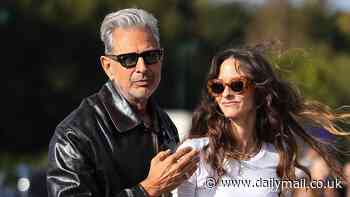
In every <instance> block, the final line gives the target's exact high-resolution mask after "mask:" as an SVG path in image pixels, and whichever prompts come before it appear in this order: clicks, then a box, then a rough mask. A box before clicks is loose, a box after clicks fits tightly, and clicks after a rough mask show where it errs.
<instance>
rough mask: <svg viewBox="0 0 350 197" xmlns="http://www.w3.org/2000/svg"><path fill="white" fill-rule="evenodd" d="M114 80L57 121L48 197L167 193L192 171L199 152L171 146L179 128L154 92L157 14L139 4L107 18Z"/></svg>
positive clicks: (106, 63)
mask: <svg viewBox="0 0 350 197" xmlns="http://www.w3.org/2000/svg"><path fill="white" fill-rule="evenodd" d="M101 39H102V41H103V42H104V44H105V55H104V56H101V58H100V61H101V65H102V67H103V69H104V71H105V73H106V74H107V76H108V78H109V79H110V80H109V81H108V82H107V83H106V84H105V85H104V86H103V87H102V88H101V90H100V91H99V92H98V93H96V94H94V95H92V96H90V97H88V98H86V99H84V100H83V101H82V103H81V104H80V106H79V107H78V108H77V109H76V110H74V111H73V112H72V113H71V114H70V115H69V116H68V117H67V118H65V119H64V120H63V121H62V122H61V123H60V124H59V125H58V126H57V128H56V130H55V134H54V136H53V137H52V139H51V142H50V146H49V166H48V172H47V183H48V192H49V196H50V197H68V196H69V197H71V196H79V197H83V196H94V197H123V196H140V197H141V196H150V197H153V196H161V195H162V196H166V195H169V192H170V191H171V190H173V189H174V188H176V187H177V186H178V185H180V184H181V183H182V182H183V181H184V180H185V179H187V178H188V177H189V176H191V175H192V174H193V172H194V171H195V170H196V168H197V162H198V152H197V151H195V150H192V149H191V148H186V149H180V150H178V151H177V152H175V153H173V154H172V153H171V150H174V149H175V147H176V144H177V143H178V141H179V140H178V134H177V130H176V128H175V126H174V124H173V123H172V122H171V120H170V119H169V117H168V116H167V114H166V113H165V112H164V111H163V110H161V109H160V108H159V107H158V106H157V105H156V103H155V101H154V99H153V98H152V97H151V95H152V94H153V92H154V91H155V90H156V88H157V87H158V85H159V82H160V78H161V61H162V58H163V49H162V48H160V43H159V32H158V26H157V20H156V19H155V18H154V17H153V16H152V15H151V14H149V13H147V12H146V11H144V10H141V9H124V10H120V11H118V12H114V13H111V14H109V15H107V16H106V17H105V19H104V21H103V23H102V25H101Z"/></svg>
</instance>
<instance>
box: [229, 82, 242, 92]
mask: <svg viewBox="0 0 350 197" xmlns="http://www.w3.org/2000/svg"><path fill="white" fill-rule="evenodd" d="M230 88H231V89H232V90H233V91H235V92H241V91H242V90H243V89H244V82H243V81H233V82H232V83H231V84H230Z"/></svg>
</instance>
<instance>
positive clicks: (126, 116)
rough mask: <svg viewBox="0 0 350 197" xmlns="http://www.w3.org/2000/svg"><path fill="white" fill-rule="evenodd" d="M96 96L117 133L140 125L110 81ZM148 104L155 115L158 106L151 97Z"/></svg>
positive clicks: (128, 105) (138, 119)
mask: <svg viewBox="0 0 350 197" xmlns="http://www.w3.org/2000/svg"><path fill="white" fill-rule="evenodd" d="M97 95H98V97H99V98H100V100H101V101H102V103H103V105H104V108H105V109H106V111H107V113H108V116H109V118H110V119H111V120H112V123H113V125H114V126H115V127H116V128H117V130H118V131H119V132H125V131H128V130H131V129H133V128H135V127H136V126H138V125H140V124H142V120H141V119H140V118H139V117H138V115H137V114H136V113H135V112H134V111H133V109H132V108H131V106H130V104H129V103H128V101H127V100H126V99H125V98H124V97H123V96H121V94H120V93H119V92H118V89H117V88H116V87H115V86H114V85H113V82H112V81H111V80H109V81H107V83H106V84H105V85H104V86H103V87H102V88H101V90H100V91H99V92H98V94H97ZM148 102H149V103H148V104H149V105H151V106H150V107H151V109H152V112H154V113H157V111H158V106H157V105H156V104H155V103H154V102H153V99H152V97H151V98H150V99H149V101H148Z"/></svg>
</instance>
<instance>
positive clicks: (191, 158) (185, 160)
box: [176, 150, 199, 168]
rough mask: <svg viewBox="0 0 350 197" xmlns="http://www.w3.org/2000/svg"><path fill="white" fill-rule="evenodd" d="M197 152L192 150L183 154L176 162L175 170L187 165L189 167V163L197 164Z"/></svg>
mask: <svg viewBox="0 0 350 197" xmlns="http://www.w3.org/2000/svg"><path fill="white" fill-rule="evenodd" d="M198 154H199V153H198V151H196V150H192V151H191V152H189V153H187V154H185V155H184V156H182V157H181V158H180V159H178V160H177V163H176V165H177V166H176V167H177V168H184V167H185V166H187V165H190V164H191V163H193V164H196V163H198V162H199V155H198Z"/></svg>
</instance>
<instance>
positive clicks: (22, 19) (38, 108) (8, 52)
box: [0, 0, 350, 197]
mask: <svg viewBox="0 0 350 197" xmlns="http://www.w3.org/2000/svg"><path fill="white" fill-rule="evenodd" d="M127 7H138V8H143V9H146V10H148V11H150V12H151V13H153V14H154V15H155V16H156V18H158V19H159V23H160V33H161V44H162V46H163V47H164V48H165V52H166V53H165V59H164V63H163V70H162V82H161V85H160V87H159V88H158V90H157V92H156V96H157V99H158V101H159V103H160V104H161V106H163V107H164V108H166V109H168V111H169V113H170V114H171V116H172V118H173V119H174V121H175V123H176V124H177V125H178V127H179V130H180V132H181V134H180V135H181V136H184V135H185V134H184V133H185V132H186V130H187V129H188V127H189V126H190V117H191V112H192V110H193V109H194V107H195V106H196V103H197V102H198V101H199V98H200V93H201V88H202V86H203V84H204V79H205V75H206V73H207V71H208V69H209V62H210V59H211V57H212V56H213V54H214V53H215V52H217V51H218V50H221V49H224V48H227V47H229V46H244V45H250V46H251V45H255V44H258V43H263V42H270V41H273V42H276V43H278V47H277V49H276V50H274V53H273V54H272V55H271V57H270V60H271V61H272V62H273V64H274V65H275V67H276V69H277V70H278V71H279V72H280V74H281V75H283V76H284V77H286V78H288V79H289V80H290V81H291V82H292V83H294V84H295V85H296V86H297V87H299V89H300V90H301V91H302V92H303V95H304V96H305V97H306V98H309V99H316V100H319V101H321V102H324V103H326V104H328V105H330V106H331V107H333V108H336V107H339V106H342V105H346V104H347V105H349V104H350V88H349V85H350V78H349V75H350V1H349V0H289V1H288V0H163V1H162V0H147V1H145V0H74V1H73V0H59V1H57V0H41V1H36V0H1V1H0V34H1V36H0V47H1V50H0V51H1V54H0V57H1V59H0V61H1V80H2V83H1V86H2V87H1V92H2V94H1V97H0V98H1V102H0V103H2V104H3V106H2V107H1V113H0V116H1V119H0V120H1V124H0V196H1V197H17V196H26V197H44V196H47V195H46V188H45V187H46V186H45V167H46V164H47V147H48V143H49V140H50V137H51V136H52V134H53V132H54V129H55V127H56V125H57V124H58V123H59V122H60V121H61V120H63V118H64V117H65V116H66V115H68V114H69V113H70V112H71V111H72V110H73V109H74V108H76V107H77V106H78V105H79V103H80V101H81V100H82V98H84V97H87V96H89V95H91V94H93V93H94V92H96V91H98V90H99V88H100V87H101V86H102V85H103V84H104V83H105V81H106V80H107V78H106V76H105V75H104V73H103V70H102V68H101V66H100V64H99V56H100V55H101V54H103V50H104V48H103V44H102V42H101V41H100V38H99V27H100V24H101V22H102V20H103V18H104V16H105V15H106V14H107V13H109V12H111V11H116V10H118V9H122V8H127ZM338 143H344V142H338ZM340 159H341V161H342V162H346V161H347V158H340ZM349 170H350V167H349ZM342 195H344V194H342Z"/></svg>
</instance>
